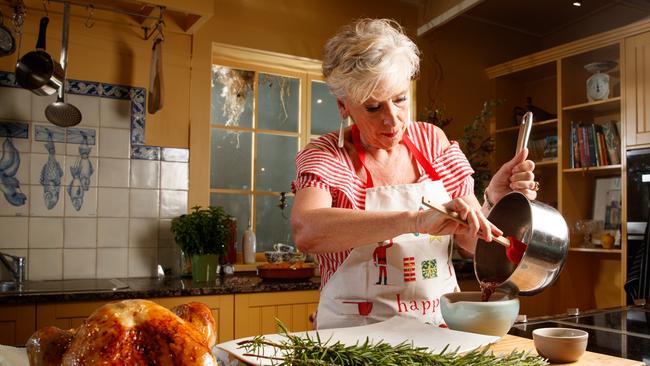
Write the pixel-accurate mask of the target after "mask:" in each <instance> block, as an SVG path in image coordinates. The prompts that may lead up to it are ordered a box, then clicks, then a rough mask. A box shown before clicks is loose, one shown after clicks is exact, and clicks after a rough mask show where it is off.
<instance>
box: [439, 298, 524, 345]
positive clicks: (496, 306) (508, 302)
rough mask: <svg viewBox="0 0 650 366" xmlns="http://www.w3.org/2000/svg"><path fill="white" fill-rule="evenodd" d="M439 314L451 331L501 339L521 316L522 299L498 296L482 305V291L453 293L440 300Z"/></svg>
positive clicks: (483, 302)
mask: <svg viewBox="0 0 650 366" xmlns="http://www.w3.org/2000/svg"><path fill="white" fill-rule="evenodd" d="M440 310H441V312H442V318H443V319H444V320H445V323H447V326H448V327H449V329H453V330H460V331H463V332H471V333H479V334H486V335H494V336H498V337H502V336H504V335H505V334H506V333H508V330H510V327H512V324H514V322H515V319H516V318H517V314H519V299H518V298H516V297H510V296H509V295H507V294H504V293H500V292H495V293H494V294H492V296H491V297H490V301H481V293H480V292H479V291H465V292H452V293H448V294H444V295H442V296H441V297H440Z"/></svg>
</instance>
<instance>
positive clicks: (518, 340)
mask: <svg viewBox="0 0 650 366" xmlns="http://www.w3.org/2000/svg"><path fill="white" fill-rule="evenodd" d="M514 349H517V350H531V351H532V352H534V353H535V354H537V352H536V351H535V345H534V344H533V340H532V339H528V338H522V337H517V336H513V335H510V334H506V335H505V336H504V337H503V338H501V339H500V340H499V341H497V342H496V343H495V344H494V345H493V346H492V350H494V352H495V353H496V352H504V353H507V352H510V351H512V350H514ZM552 365H555V364H552ZM558 365H580V366H587V365H589V366H590V365H594V366H595V365H599V366H600V365H608V366H619V365H620V366H623V365H624V366H627V365H639V366H644V365H645V364H644V363H643V362H641V361H633V360H626V359H624V358H618V357H613V356H608V355H603V354H600V353H593V352H585V353H584V354H583V355H582V357H580V359H579V360H578V361H576V362H572V363H563V364H558Z"/></svg>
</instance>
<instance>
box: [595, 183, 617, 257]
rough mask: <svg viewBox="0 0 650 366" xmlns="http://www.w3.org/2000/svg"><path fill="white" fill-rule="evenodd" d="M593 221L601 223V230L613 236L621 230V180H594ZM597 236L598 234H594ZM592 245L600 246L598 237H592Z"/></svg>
mask: <svg viewBox="0 0 650 366" xmlns="http://www.w3.org/2000/svg"><path fill="white" fill-rule="evenodd" d="M592 212H593V217H592V219H593V220H594V221H601V222H602V223H603V225H602V229H603V230H604V231H607V232H610V233H611V234H613V235H615V234H616V233H617V232H618V231H620V230H621V212H622V209H621V178H620V177H607V178H596V187H595V189H594V204H593V211H592ZM594 234H598V233H594ZM593 243H594V244H600V237H599V235H594V236H593Z"/></svg>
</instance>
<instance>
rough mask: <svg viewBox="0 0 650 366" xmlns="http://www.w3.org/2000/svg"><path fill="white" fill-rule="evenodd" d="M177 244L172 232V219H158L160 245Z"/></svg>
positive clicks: (169, 245)
mask: <svg viewBox="0 0 650 366" xmlns="http://www.w3.org/2000/svg"><path fill="white" fill-rule="evenodd" d="M175 245H176V242H174V235H173V234H172V220H171V219H160V220H158V247H163V248H165V247H171V246H175Z"/></svg>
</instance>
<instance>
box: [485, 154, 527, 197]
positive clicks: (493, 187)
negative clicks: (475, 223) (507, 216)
mask: <svg viewBox="0 0 650 366" xmlns="http://www.w3.org/2000/svg"><path fill="white" fill-rule="evenodd" d="M527 157H528V149H527V148H524V149H523V150H521V151H520V152H519V154H517V155H515V157H514V158H512V160H510V161H508V162H506V163H505V164H503V165H502V166H501V168H500V169H499V170H498V171H497V172H496V174H494V176H493V177H492V179H491V180H490V184H489V185H488V187H487V188H486V190H485V192H486V194H487V196H488V198H489V199H490V202H492V203H496V202H497V201H499V200H500V199H501V197H503V196H504V195H506V194H508V193H510V192H511V191H518V192H521V193H523V194H524V195H525V196H526V197H527V198H528V199H529V200H534V199H535V198H537V191H538V190H539V183H538V182H536V181H535V174H534V173H533V170H534V169H535V163H534V162H533V161H532V160H526V158H527Z"/></svg>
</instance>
